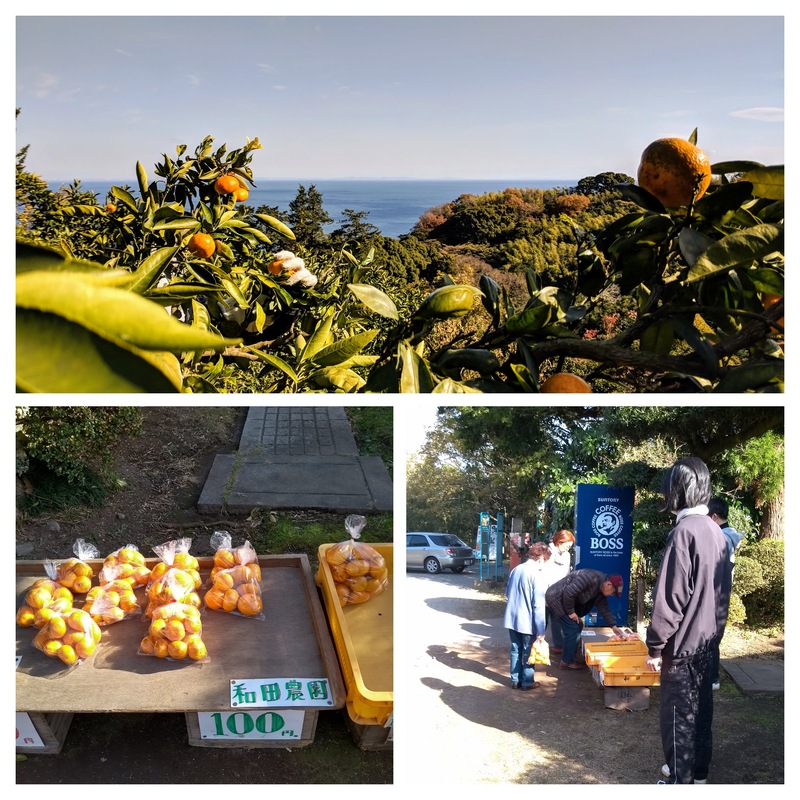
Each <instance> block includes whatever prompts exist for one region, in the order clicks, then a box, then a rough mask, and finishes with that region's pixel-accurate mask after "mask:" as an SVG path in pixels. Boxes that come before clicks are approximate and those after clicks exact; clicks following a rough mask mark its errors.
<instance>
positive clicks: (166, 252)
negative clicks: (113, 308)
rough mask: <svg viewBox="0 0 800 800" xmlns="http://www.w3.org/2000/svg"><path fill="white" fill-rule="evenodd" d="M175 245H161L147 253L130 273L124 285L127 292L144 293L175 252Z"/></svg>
mask: <svg viewBox="0 0 800 800" xmlns="http://www.w3.org/2000/svg"><path fill="white" fill-rule="evenodd" d="M178 250H179V248H177V247H162V248H160V249H159V250H156V252H155V253H153V254H152V255H149V256H148V257H147V258H146V259H145V260H144V261H142V263H141V264H140V265H139V266H138V268H137V269H136V272H134V273H133V274H132V275H131V281H130V283H129V284H128V286H127V287H126V288H127V289H128V291H129V292H135V293H136V294H144V293H145V292H146V291H147V290H148V289H149V288H150V287H151V286H152V285H153V284H154V283H155V282H156V281H157V280H158V278H159V277H160V276H161V274H162V273H163V272H164V267H165V266H166V265H167V264H169V262H170V261H171V260H172V258H173V257H174V255H175V253H177V252H178Z"/></svg>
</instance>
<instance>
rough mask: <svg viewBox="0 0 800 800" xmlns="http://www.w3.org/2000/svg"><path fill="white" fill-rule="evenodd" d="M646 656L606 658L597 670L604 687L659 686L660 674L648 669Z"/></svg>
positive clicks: (611, 656) (598, 665)
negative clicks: (645, 661)
mask: <svg viewBox="0 0 800 800" xmlns="http://www.w3.org/2000/svg"><path fill="white" fill-rule="evenodd" d="M646 655H647V654H646V653H645V654H644V655H625V656H613V655H610V656H606V657H605V658H604V659H603V660H602V661H601V662H600V663H599V664H597V665H596V667H595V669H596V670H597V671H598V677H599V679H600V683H601V684H602V685H603V686H658V685H660V677H661V676H660V674H659V673H658V672H652V671H651V670H649V669H647V665H646V664H645V663H644V660H645V656H646Z"/></svg>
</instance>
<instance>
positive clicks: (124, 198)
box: [111, 186, 138, 211]
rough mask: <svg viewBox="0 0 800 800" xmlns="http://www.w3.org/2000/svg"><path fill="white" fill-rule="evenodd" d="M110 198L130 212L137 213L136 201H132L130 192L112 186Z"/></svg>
mask: <svg viewBox="0 0 800 800" xmlns="http://www.w3.org/2000/svg"><path fill="white" fill-rule="evenodd" d="M111 196H112V197H113V198H114V199H115V200H119V201H120V203H122V204H123V205H125V206H127V207H128V208H129V209H130V210H131V211H138V206H137V205H136V200H134V199H133V195H132V194H131V193H130V192H127V191H125V189H122V188H120V187H119V186H112V187H111Z"/></svg>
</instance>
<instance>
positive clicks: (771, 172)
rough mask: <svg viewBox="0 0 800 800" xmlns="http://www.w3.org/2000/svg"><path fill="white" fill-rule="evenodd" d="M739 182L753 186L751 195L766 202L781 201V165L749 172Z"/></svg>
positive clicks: (782, 184)
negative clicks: (746, 182)
mask: <svg viewBox="0 0 800 800" xmlns="http://www.w3.org/2000/svg"><path fill="white" fill-rule="evenodd" d="M741 180H743V181H748V182H749V183H752V184H753V195H754V196H755V197H764V198H766V199H767V200H783V199H784V196H783V186H784V183H783V165H782V164H781V165H780V166H776V167H760V168H758V169H753V170H749V171H748V172H746V173H745V174H744V175H742V177H741Z"/></svg>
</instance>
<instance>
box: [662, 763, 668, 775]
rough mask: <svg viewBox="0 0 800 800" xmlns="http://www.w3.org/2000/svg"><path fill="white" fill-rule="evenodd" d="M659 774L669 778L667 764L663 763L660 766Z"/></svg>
mask: <svg viewBox="0 0 800 800" xmlns="http://www.w3.org/2000/svg"><path fill="white" fill-rule="evenodd" d="M661 775H662V777H664V778H669V766H668V765H667V764H663V765H662V767H661Z"/></svg>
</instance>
